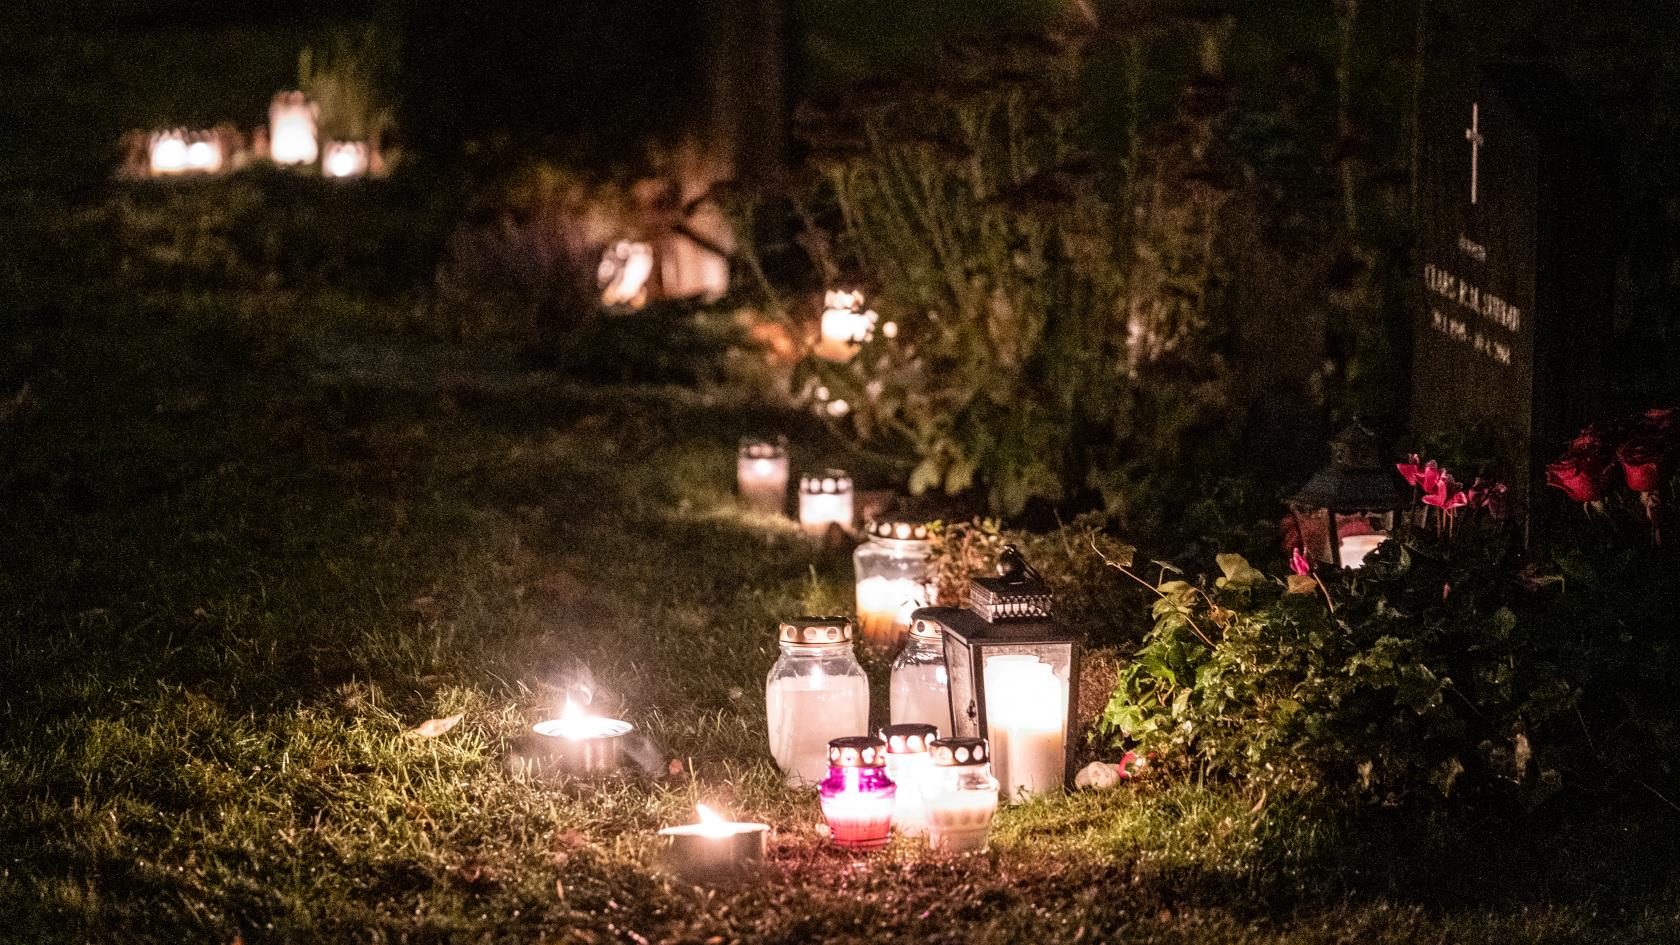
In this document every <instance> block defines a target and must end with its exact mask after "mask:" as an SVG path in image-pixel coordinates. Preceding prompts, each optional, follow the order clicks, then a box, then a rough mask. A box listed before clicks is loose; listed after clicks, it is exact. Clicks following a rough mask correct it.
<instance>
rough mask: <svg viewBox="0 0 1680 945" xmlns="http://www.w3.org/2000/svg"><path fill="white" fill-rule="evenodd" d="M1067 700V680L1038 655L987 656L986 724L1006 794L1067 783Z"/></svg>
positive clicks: (1035, 791)
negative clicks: (1061, 677) (1058, 675)
mask: <svg viewBox="0 0 1680 945" xmlns="http://www.w3.org/2000/svg"><path fill="white" fill-rule="evenodd" d="M1067 700H1068V687H1067V683H1066V682H1064V681H1062V680H1061V679H1060V678H1058V677H1057V676H1056V674H1055V671H1054V670H1052V669H1051V668H1050V666H1049V664H1047V663H1044V662H1041V661H1040V660H1039V659H1038V658H1037V657H1034V656H1024V655H1009V656H993V657H991V658H989V659H987V660H986V728H987V732H988V735H989V737H990V739H991V747H992V770H993V772H995V773H996V775H997V779H998V782H999V784H1000V786H1001V789H1002V791H1003V796H1004V797H1006V798H1009V799H1014V798H1017V797H1020V796H1022V795H1026V796H1031V795H1037V794H1051V793H1059V792H1060V791H1061V790H1062V789H1063V787H1064V780H1065V778H1066V762H1067V753H1066V746H1065V743H1064V738H1063V736H1064V729H1065V726H1066V721H1067V706H1068V702H1067Z"/></svg>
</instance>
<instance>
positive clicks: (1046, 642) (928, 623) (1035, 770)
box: [911, 546, 1079, 799]
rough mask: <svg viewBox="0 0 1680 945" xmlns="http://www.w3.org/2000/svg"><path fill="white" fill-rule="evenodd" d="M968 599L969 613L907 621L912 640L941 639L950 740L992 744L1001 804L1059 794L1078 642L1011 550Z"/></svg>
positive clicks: (951, 610)
mask: <svg viewBox="0 0 1680 945" xmlns="http://www.w3.org/2000/svg"><path fill="white" fill-rule="evenodd" d="M967 594H968V606H967V607H966V608H957V607H923V608H920V609H918V610H916V611H915V612H914V613H913V614H912V615H911V622H912V624H919V625H921V626H919V627H918V628H917V632H921V633H924V634H925V633H928V631H930V630H932V629H934V628H937V629H938V630H939V631H940V634H941V636H942V637H943V638H944V644H945V666H946V670H947V674H948V676H949V679H950V687H951V725H952V734H953V735H956V736H959V737H973V738H985V739H988V740H989V741H990V742H991V753H992V771H993V773H994V774H995V775H996V776H997V779H998V782H999V784H1001V785H1002V790H1003V795H1004V797H1005V798H1010V799H1013V798H1015V797H1017V796H1020V795H1023V794H1025V795H1032V794H1045V793H1056V792H1060V791H1061V790H1062V789H1063V788H1065V787H1066V785H1067V784H1068V782H1069V781H1070V780H1071V779H1072V775H1073V751H1072V747H1073V738H1074V737H1075V733H1076V732H1077V727H1076V725H1075V720H1074V709H1075V705H1076V703H1077V700H1076V699H1075V698H1074V694H1075V693H1076V692H1077V689H1078V684H1079V640H1078V639H1077V638H1076V637H1074V636H1073V635H1072V634H1071V633H1069V632H1068V631H1066V630H1065V629H1063V628H1062V627H1061V625H1059V624H1057V623H1056V622H1055V621H1054V620H1053V619H1052V618H1051V595H1050V588H1049V586H1047V585H1046V584H1045V583H1044V579H1043V578H1042V577H1040V576H1039V574H1038V572H1036V571H1034V570H1033V569H1032V567H1031V566H1029V565H1028V564H1027V563H1026V561H1025V560H1024V559H1023V558H1022V557H1021V553H1020V552H1019V551H1017V550H1016V549H1015V547H1014V546H1010V547H1008V548H1007V549H1005V550H1004V554H1003V557H1002V558H1001V559H1000V560H999V562H998V576H997V577H981V578H973V579H971V580H970V581H969V582H968V591H967Z"/></svg>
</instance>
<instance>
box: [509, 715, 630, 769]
mask: <svg viewBox="0 0 1680 945" xmlns="http://www.w3.org/2000/svg"><path fill="white" fill-rule="evenodd" d="M634 729H635V726H633V725H631V724H630V723H629V722H624V721H621V720H619V719H607V718H601V717H598V716H593V715H588V714H586V713H585V712H584V711H583V710H582V709H581V708H579V707H578V706H577V705H576V704H575V703H573V702H572V701H571V700H569V699H568V700H567V701H566V709H565V711H564V712H562V713H561V715H560V717H559V718H557V719H546V720H544V721H541V722H538V723H537V724H535V725H533V726H531V731H532V733H534V734H535V735H536V736H537V739H536V744H537V745H539V746H541V748H543V749H545V750H546V754H547V755H549V756H550V757H551V758H552V759H553V760H554V762H555V763H556V765H557V766H558V767H559V768H560V769H561V770H563V771H568V772H573V773H600V772H606V771H612V770H613V769H615V768H617V767H618V765H619V758H620V752H621V751H622V748H623V744H624V736H626V735H628V734H630V733H631V732H632V731H633V730H634Z"/></svg>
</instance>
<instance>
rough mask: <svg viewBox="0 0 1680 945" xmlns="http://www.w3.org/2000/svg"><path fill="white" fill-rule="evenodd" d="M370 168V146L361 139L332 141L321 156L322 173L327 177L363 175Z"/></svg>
mask: <svg viewBox="0 0 1680 945" xmlns="http://www.w3.org/2000/svg"><path fill="white" fill-rule="evenodd" d="M367 170H368V146H367V144H366V143H364V142H361V141H330V142H328V143H327V150H326V153H325V155H324V156H322V158H321V173H322V174H323V175H325V176H327V177H337V178H346V177H361V176H362V175H364V174H366V173H367Z"/></svg>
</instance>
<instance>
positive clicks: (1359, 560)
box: [1340, 535, 1388, 568]
mask: <svg viewBox="0 0 1680 945" xmlns="http://www.w3.org/2000/svg"><path fill="white" fill-rule="evenodd" d="M1387 540H1388V536H1387V535H1348V536H1347V537H1345V538H1343V539H1342V541H1341V546H1340V550H1341V554H1342V567H1344V568H1362V567H1364V566H1365V558H1366V556H1367V555H1369V554H1370V553H1371V552H1373V551H1376V550H1377V546H1378V545H1381V544H1382V543H1383V542H1385V541H1387Z"/></svg>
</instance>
